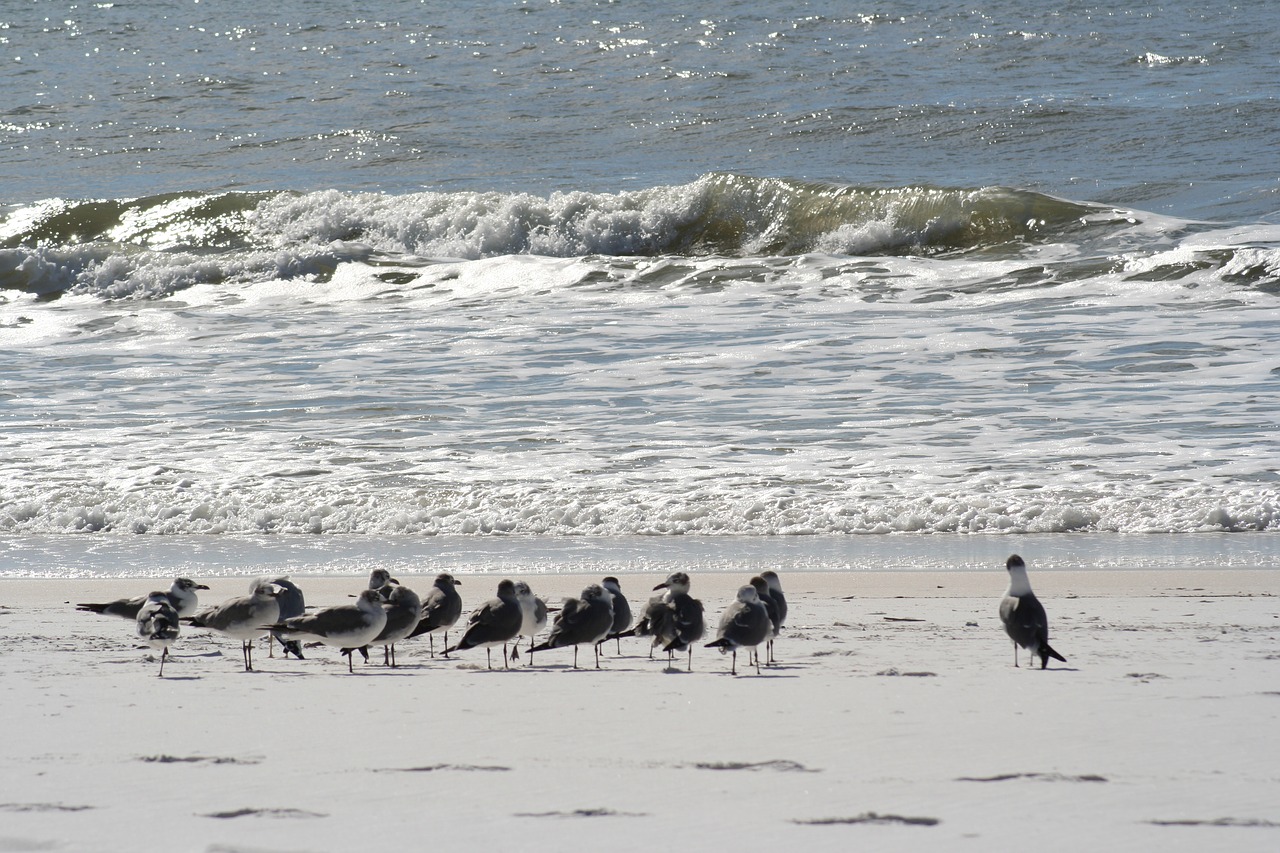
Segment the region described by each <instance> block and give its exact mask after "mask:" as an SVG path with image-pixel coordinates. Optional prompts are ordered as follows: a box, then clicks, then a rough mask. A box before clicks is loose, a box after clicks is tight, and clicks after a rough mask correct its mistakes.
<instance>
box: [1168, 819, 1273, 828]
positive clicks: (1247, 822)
mask: <svg viewBox="0 0 1280 853" xmlns="http://www.w3.org/2000/svg"><path fill="white" fill-rule="evenodd" d="M1147 823H1149V824H1151V825H1152V826H1228V827H1246V828H1251V829H1257V828H1260V829H1280V823H1276V822H1275V821H1272V820H1261V819H1259V818H1251V817H1219V818H1214V819H1213V820H1149V821H1147Z"/></svg>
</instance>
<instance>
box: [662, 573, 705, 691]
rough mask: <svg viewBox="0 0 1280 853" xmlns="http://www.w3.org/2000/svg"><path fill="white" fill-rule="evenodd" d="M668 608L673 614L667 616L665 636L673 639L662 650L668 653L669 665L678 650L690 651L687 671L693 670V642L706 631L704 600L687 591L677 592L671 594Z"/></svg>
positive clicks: (665, 643) (663, 645) (664, 644)
mask: <svg viewBox="0 0 1280 853" xmlns="http://www.w3.org/2000/svg"><path fill="white" fill-rule="evenodd" d="M667 608H668V610H670V612H671V615H670V616H669V617H668V618H667V622H666V626H667V627H666V630H665V631H664V636H667V635H670V636H671V639H670V640H667V641H666V642H664V643H663V644H662V650H663V651H664V652H666V653H667V666H670V665H671V661H672V656H673V655H674V654H675V653H676V652H683V651H688V653H689V659H688V663H686V665H685V672H693V644H694V643H696V642H698V641H699V640H701V639H702V635H703V634H704V633H706V627H705V622H704V620H703V618H702V602H701V601H699V600H698V599H696V598H693V597H692V596H690V595H689V593H687V592H677V593H675V594H673V595H671V597H670V600H669V601H668V602H667Z"/></svg>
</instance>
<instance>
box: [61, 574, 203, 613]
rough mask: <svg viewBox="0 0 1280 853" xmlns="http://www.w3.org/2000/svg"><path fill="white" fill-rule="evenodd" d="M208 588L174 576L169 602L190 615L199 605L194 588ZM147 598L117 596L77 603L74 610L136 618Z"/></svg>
mask: <svg viewBox="0 0 1280 853" xmlns="http://www.w3.org/2000/svg"><path fill="white" fill-rule="evenodd" d="M208 588H209V587H207V586H205V585H204V584H202V583H196V582H195V581H193V580H191V578H174V579H173V585H172V586H170V587H169V592H168V596H169V602H170V603H171V604H172V605H173V606H174V609H175V610H177V611H178V615H179V616H190V615H191V614H193V613H195V612H196V608H197V607H198V606H199V605H200V599H199V598H198V597H197V596H196V590H199V589H208ZM147 598H148V596H145V595H139V596H135V597H133V598H118V599H116V600H115V601H108V602H106V603H105V604H77V605H76V610H83V611H85V612H86V613H98V614H101V615H103V616H119V617H121V618H123V619H137V618H138V611H139V610H141V609H142V605H143V604H144V603H146V601H147Z"/></svg>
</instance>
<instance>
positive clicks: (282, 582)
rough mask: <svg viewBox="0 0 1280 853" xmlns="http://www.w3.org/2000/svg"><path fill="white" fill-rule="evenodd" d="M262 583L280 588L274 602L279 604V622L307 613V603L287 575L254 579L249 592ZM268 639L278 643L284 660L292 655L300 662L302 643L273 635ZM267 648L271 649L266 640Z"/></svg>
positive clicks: (269, 641) (269, 642) (300, 591)
mask: <svg viewBox="0 0 1280 853" xmlns="http://www.w3.org/2000/svg"><path fill="white" fill-rule="evenodd" d="M262 583H273V584H275V585H276V586H278V587H280V594H279V595H277V596H276V601H277V602H278V603H279V604H280V621H281V622H283V621H284V620H285V619H292V618H293V617H294V616H301V615H302V614H303V613H305V612H306V611H307V601H306V598H304V597H303V595H302V590H301V589H299V588H298V585H297V584H295V583H294V582H293V581H291V580H289V576H288V575H281V576H280V577H277V578H273V577H271V576H269V575H268V576H264V577H260V578H256V579H255V580H254V581H253V582H252V583H251V584H249V591H250V592H253V590H255V589H257V587H258V584H262ZM270 637H275V638H276V639H277V640H279V641H280V647H281V648H282V649H284V656H285V657H286V658H287V657H289V655H290V654H292V655H293V656H294V657H296V658H297V659H298V660H302V643H299V642H298V641H297V640H286V639H285V638H284V637H280V636H277V635H276V634H275V633H272V634H271V635H270ZM267 648H268V649H270V648H271V640H270V639H268V640H267Z"/></svg>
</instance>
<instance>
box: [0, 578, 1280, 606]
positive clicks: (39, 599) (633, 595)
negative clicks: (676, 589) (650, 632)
mask: <svg viewBox="0 0 1280 853" xmlns="http://www.w3.org/2000/svg"><path fill="white" fill-rule="evenodd" d="M691 575H692V577H693V578H694V583H695V592H694V595H695V597H706V596H710V597H711V598H716V597H723V598H725V599H728V598H730V597H732V595H733V592H734V590H736V589H737V587H738V586H740V585H741V584H743V583H745V582H746V580H747V579H748V578H749V577H750V575H749V574H746V573H743V572H703V573H691ZM257 576H258V575H249V574H245V575H240V576H235V577H207V578H206V577H200V576H199V575H195V576H193V579H195V580H197V581H200V582H201V583H205V584H207V585H208V586H209V587H210V590H209V591H208V592H206V593H203V594H202V596H201V601H202V602H203V603H213V602H217V601H220V600H222V599H223V598H228V597H231V596H235V595H243V594H244V592H245V591H246V588H247V584H248V581H249V579H250V578H252V577H257ZM507 576H510V577H511V578H512V579H513V580H524V581H527V582H528V583H529V584H530V586H532V587H533V589H534V591H535V592H536V593H537V594H539V595H541V596H543V597H544V598H545V599H547V601H548V602H549V603H551V602H558V601H559V600H560V598H562V597H565V596H570V595H577V594H578V593H579V592H580V591H581V590H582V588H583V587H584V586H586V585H587V584H590V583H599V581H600V579H601V578H602V577H603V575H598V574H585V573H563V574H531V573H525V574H521V573H518V572H513V573H509V575H508V574H507V573H494V572H485V573H473V574H458V575H457V577H458V578H459V579H460V581H461V588H460V592H461V593H462V595H463V600H464V610H465V609H466V608H469V607H471V606H474V605H476V604H479V603H480V602H482V601H484V600H486V599H488V598H490V597H492V595H493V591H494V588H495V587H496V586H497V583H498V581H499V580H500V579H501V578H502V577H507ZM616 576H617V577H618V578H619V579H620V581H621V582H622V585H623V588H624V590H625V591H626V594H627V596H628V598H629V599H630V600H631V601H632V605H633V607H634V606H635V602H636V601H641V602H643V601H644V600H646V599H647V598H648V597H649V596H650V595H653V594H654V593H653V592H652V587H653V586H654V585H655V584H657V583H658V582H660V581H661V580H663V579H664V578H665V575H664V574H661V573H654V572H643V571H637V572H621V573H618V574H617V575H616ZM290 577H291V578H292V579H293V580H294V581H295V582H296V583H298V584H299V585H300V586H302V587H303V589H304V591H305V592H306V594H307V602H308V604H309V605H313V606H318V605H329V604H337V603H341V602H342V599H343V598H344V597H345V596H348V595H350V594H352V593H354V592H356V591H359V589H360V588H361V587H362V586H363V585H364V582H365V580H366V578H367V575H363V574H361V575H356V574H348V575H329V574H326V575H309V574H304V573H298V574H290ZM397 578H398V579H399V580H400V582H401V583H402V584H404V585H405V586H408V587H410V588H411V589H413V590H415V591H416V592H418V593H419V594H422V593H424V592H425V591H426V590H427V589H429V588H430V586H431V582H432V579H433V578H434V574H430V575H428V574H417V573H405V572H400V573H397ZM782 579H783V584H784V589H786V590H787V592H788V595H791V594H796V593H798V594H803V595H818V596H823V597H846V596H847V597H849V598H852V599H859V598H862V599H884V598H890V599H892V598H973V599H984V598H988V599H991V600H992V601H993V602H994V601H997V600H998V599H999V597H1000V595H1001V594H1002V593H1003V592H1004V587H1005V574H1004V571H1003V570H997V571H990V572H983V573H976V572H968V571H955V572H933V571H879V572H795V573H791V574H783V575H782ZM1033 579H1034V580H1033V583H1034V586H1035V589H1036V591H1037V593H1039V594H1040V595H1041V596H1042V597H1044V598H1045V599H1046V600H1047V599H1052V598H1068V599H1070V598H1103V597H1114V596H1121V597H1139V598H1145V597H1156V598H1169V597H1196V598H1213V597H1254V596H1257V597H1275V596H1277V595H1280V576H1277V574H1276V573H1275V572H1274V571H1271V570H1268V569H1252V570H1250V569H1211V570H1125V571H1108V570H1102V569H1090V570H1085V571H1068V570H1059V571H1053V572H1038V573H1033ZM159 580H160V579H156V578H151V579H148V578H136V577H119V578H0V606H6V605H7V606H17V607H37V608H46V607H47V608H56V607H58V606H61V605H66V604H74V603H76V602H78V601H97V600H102V601H108V600H111V599H114V598H122V597H126V596H134V595H141V594H144V593H146V592H148V591H150V590H151V589H152V588H153V587H154V588H164V587H165V586H166V584H162V583H158V581H159ZM73 599H74V600H73ZM993 606H994V605H993ZM467 612H469V610H467Z"/></svg>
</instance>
